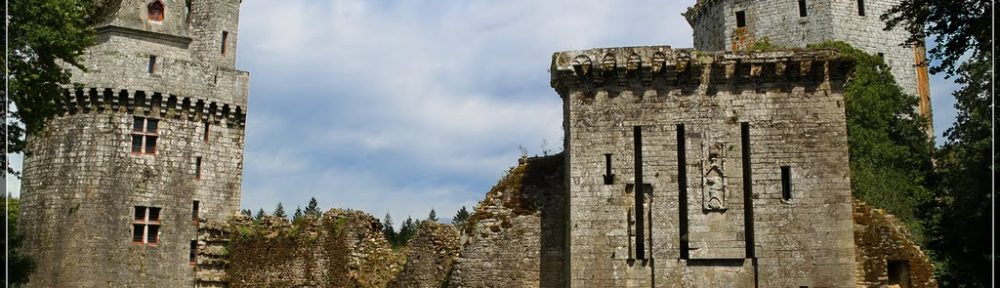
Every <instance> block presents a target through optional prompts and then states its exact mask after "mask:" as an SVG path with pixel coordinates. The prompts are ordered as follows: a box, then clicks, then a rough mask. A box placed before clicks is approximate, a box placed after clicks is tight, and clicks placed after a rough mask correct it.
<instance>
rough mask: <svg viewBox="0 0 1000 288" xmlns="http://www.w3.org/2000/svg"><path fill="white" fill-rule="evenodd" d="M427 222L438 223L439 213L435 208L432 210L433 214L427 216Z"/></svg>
mask: <svg viewBox="0 0 1000 288" xmlns="http://www.w3.org/2000/svg"><path fill="white" fill-rule="evenodd" d="M427 220H430V221H434V222H437V221H438V217H437V212H435V211H434V208H431V213H430V214H427Z"/></svg>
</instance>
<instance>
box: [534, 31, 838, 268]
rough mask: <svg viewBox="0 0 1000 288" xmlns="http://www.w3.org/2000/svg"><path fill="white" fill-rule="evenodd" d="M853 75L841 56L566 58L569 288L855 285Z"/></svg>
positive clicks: (560, 65)
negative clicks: (849, 89) (847, 87)
mask: <svg viewBox="0 0 1000 288" xmlns="http://www.w3.org/2000/svg"><path fill="white" fill-rule="evenodd" d="M851 67H852V60H851V59H844V58H841V57H840V56H838V55H836V54H835V53H834V52H832V51H808V50H802V51H779V52H771V53H705V52H699V51H693V50H686V49H681V50H675V49H671V48H670V47H664V46H656V47H627V48H608V49H592V50H586V51H570V52H560V53H556V54H555V55H554V56H553V63H552V68H551V69H550V71H551V72H552V86H553V87H554V88H555V90H556V91H557V92H559V95H560V96H561V97H562V98H563V100H564V117H565V120H564V129H565V133H566V136H565V138H564V139H566V140H565V152H564V153H566V161H567V167H568V171H567V176H566V177H567V178H568V179H567V183H568V185H569V186H568V193H569V195H570V197H569V209H568V210H569V218H568V219H569V220H568V223H567V225H568V227H569V237H568V239H569V240H568V245H569V257H568V258H569V261H570V263H569V269H570V272H569V273H570V274H569V275H568V277H567V278H568V280H569V281H571V282H570V285H571V286H574V287H577V286H579V287H660V286H669V285H677V284H680V285H682V286H684V287H712V286H713V285H720V284H722V283H730V284H728V285H733V286H736V287H749V286H754V285H759V287H800V286H809V287H849V286H853V285H854V284H855V280H854V279H855V275H854V273H855V266H856V265H855V263H854V258H855V255H854V245H853V239H852V231H853V230H852V224H851V196H850V195H851V194H850V180H849V169H848V163H847V158H848V157H847V156H848V154H847V133H846V122H845V121H846V119H845V115H844V108H843V107H844V106H843V96H842V94H841V93H842V91H841V89H842V85H843V80H844V78H845V77H846V76H847V73H848V71H849V70H850V69H851ZM639 134H641V136H640V135H639ZM636 143H639V144H636ZM637 145H642V146H641V147H642V149H641V157H640V153H638V151H639V150H638V148H637ZM639 161H641V162H639ZM636 163H641V165H636ZM640 169H641V170H640ZM608 170H610V173H608V172H607V171H608ZM639 171H641V172H639ZM640 179H642V180H641V181H640ZM785 183H788V185H784V184H785ZM636 186H638V187H643V189H642V190H641V191H642V193H639V192H638V191H639V190H638V189H637V187H636ZM784 187H788V189H784ZM785 191H788V193H784V192H785ZM639 201H642V202H639ZM637 204H638V205H637ZM640 209H641V210H640ZM639 211H642V213H640V212H639ZM640 217H641V218H644V219H640ZM640 252H641V253H640ZM643 254H644V255H643ZM732 283H736V284H732Z"/></svg>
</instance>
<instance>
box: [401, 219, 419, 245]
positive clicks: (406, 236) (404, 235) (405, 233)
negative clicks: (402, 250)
mask: <svg viewBox="0 0 1000 288" xmlns="http://www.w3.org/2000/svg"><path fill="white" fill-rule="evenodd" d="M417 225H418V224H417V223H416V222H414V221H413V217H406V220H405V221H403V226H401V227H400V228H399V236H398V237H397V240H396V242H397V244H398V245H400V246H402V245H406V242H408V241H410V238H413V236H414V235H416V234H417Z"/></svg>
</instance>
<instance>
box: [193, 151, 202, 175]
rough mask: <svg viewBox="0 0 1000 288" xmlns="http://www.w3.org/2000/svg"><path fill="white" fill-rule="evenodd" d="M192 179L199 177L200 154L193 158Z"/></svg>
mask: <svg viewBox="0 0 1000 288" xmlns="http://www.w3.org/2000/svg"><path fill="white" fill-rule="evenodd" d="M194 179H201V156H198V157H195V158H194Z"/></svg>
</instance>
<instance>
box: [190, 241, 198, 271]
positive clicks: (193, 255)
mask: <svg viewBox="0 0 1000 288" xmlns="http://www.w3.org/2000/svg"><path fill="white" fill-rule="evenodd" d="M188 261H189V262H191V265H195V264H198V240H191V247H190V249H189V252H188Z"/></svg>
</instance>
